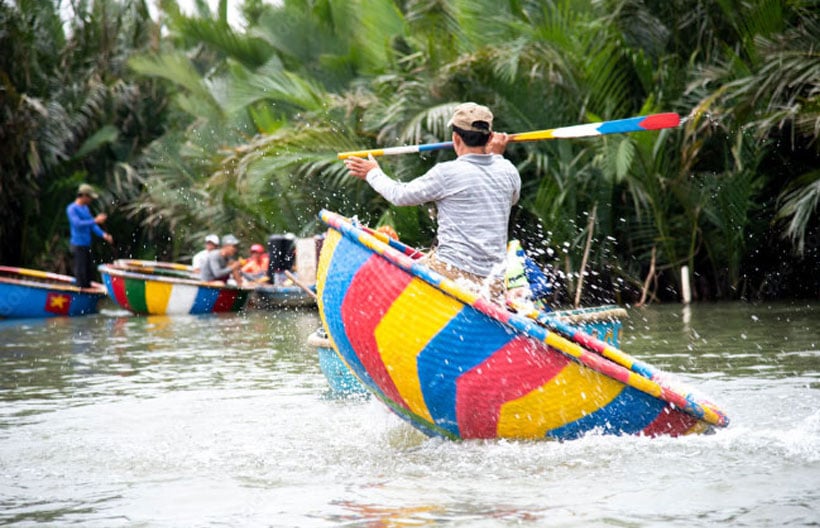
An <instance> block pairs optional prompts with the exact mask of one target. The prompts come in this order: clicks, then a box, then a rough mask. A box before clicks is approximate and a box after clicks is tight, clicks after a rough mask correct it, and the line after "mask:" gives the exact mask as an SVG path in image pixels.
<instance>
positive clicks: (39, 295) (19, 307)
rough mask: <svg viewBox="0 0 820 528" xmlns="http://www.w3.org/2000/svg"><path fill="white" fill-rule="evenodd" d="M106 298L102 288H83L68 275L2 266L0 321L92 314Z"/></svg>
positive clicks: (0, 269) (92, 286)
mask: <svg viewBox="0 0 820 528" xmlns="http://www.w3.org/2000/svg"><path fill="white" fill-rule="evenodd" d="M104 297H105V288H104V287H103V285H102V284H98V283H92V284H91V287H90V288H80V287H78V286H76V281H75V279H74V277H69V276H68V275H59V274H57V273H50V272H47V271H39V270H33V269H27V268H16V267H10V266H0V318H3V317H7V318H22V317H57V316H69V317H73V316H78V315H87V314H93V313H97V305H98V303H99V302H100V300H102V299H103V298H104Z"/></svg>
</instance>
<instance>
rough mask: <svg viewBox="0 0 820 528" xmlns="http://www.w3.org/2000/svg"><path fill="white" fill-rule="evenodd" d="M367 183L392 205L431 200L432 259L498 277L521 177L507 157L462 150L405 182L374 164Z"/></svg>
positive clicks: (417, 203)
mask: <svg viewBox="0 0 820 528" xmlns="http://www.w3.org/2000/svg"><path fill="white" fill-rule="evenodd" d="M367 182H368V183H369V184H370V185H371V186H372V187H373V189H375V190H376V192H378V193H379V194H381V195H382V196H383V197H384V198H385V199H386V200H387V201H388V202H390V203H392V204H393V205H399V206H403V205H420V204H423V203H428V202H435V204H436V210H437V215H438V233H437V234H438V247H437V248H436V258H437V259H439V260H441V261H443V262H446V263H448V264H451V265H453V266H455V267H456V268H459V269H461V270H464V271H467V272H469V273H473V274H476V275H480V276H482V277H487V276H489V275H491V274H492V275H502V276H503V273H504V262H505V256H506V249H507V229H508V226H509V221H510V210H511V209H512V206H513V205H514V204H515V203H516V202H517V201H518V197H519V194H520V192H521V176H520V175H519V174H518V170H517V169H516V168H515V166H514V165H513V164H512V163H510V162H509V160H507V159H505V158H504V157H503V156H500V155H495V154H464V155H462V156H459V157H458V158H457V159H455V160H453V161H447V162H443V163H439V164H437V165H436V166H435V167H433V168H432V169H430V170H429V171H428V172H427V173H426V174H424V175H423V176H421V177H419V178H416V179H415V180H412V181H410V182H407V183H402V182H397V181H395V180H393V179H391V178H390V177H388V176H387V175H386V174H385V173H384V172H383V171H381V170H380V169H373V170H371V171H370V172H369V173H368V174H367Z"/></svg>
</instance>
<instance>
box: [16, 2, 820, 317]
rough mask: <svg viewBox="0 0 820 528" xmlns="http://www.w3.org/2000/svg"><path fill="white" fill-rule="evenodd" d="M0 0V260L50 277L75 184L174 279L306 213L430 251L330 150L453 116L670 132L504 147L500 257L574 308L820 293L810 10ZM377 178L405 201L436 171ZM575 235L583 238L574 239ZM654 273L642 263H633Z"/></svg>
mask: <svg viewBox="0 0 820 528" xmlns="http://www.w3.org/2000/svg"><path fill="white" fill-rule="evenodd" d="M72 6H73V9H74V12H71V13H69V14H68V15H66V14H65V12H63V16H62V19H61V11H60V8H59V6H58V4H57V3H56V2H55V1H54V0H14V1H13V2H11V3H10V2H9V1H8V0H0V49H3V50H4V52H3V53H2V54H0V83H2V89H0V149H2V150H1V151H0V207H2V210H3V211H4V215H5V217H4V219H3V221H2V222H0V240H1V241H2V243H0V262H2V263H4V264H19V265H25V266H30V267H37V268H42V269H49V270H52V271H66V270H67V262H68V258H67V255H68V242H67V237H66V234H67V223H66V220H65V215H64V214H63V209H64V207H65V205H66V204H67V203H68V202H69V201H70V200H71V198H72V195H73V192H74V189H75V188H76V186H77V184H79V183H80V182H82V181H88V182H90V183H92V184H95V185H97V186H98V187H99V188H100V189H101V190H103V197H102V200H101V201H100V202H99V203H98V204H97V206H98V207H99V208H100V209H104V210H106V211H107V212H108V213H109V215H110V219H109V222H108V225H107V229H108V230H110V231H111V232H112V233H113V234H114V236H115V239H116V246H115V247H113V248H109V247H105V245H104V244H102V243H100V244H97V245H96V248H95V249H96V251H97V252H98V258H99V259H100V260H107V259H110V258H113V257H115V256H120V257H122V256H126V255H127V256H134V257H138V258H160V259H163V260H177V259H184V258H185V257H187V256H190V254H192V252H194V251H195V250H197V249H198V248H199V246H200V245H201V244H200V241H201V240H202V238H203V237H204V234H205V233H207V232H211V231H215V232H219V233H226V232H233V233H234V234H236V235H238V236H239V237H240V238H241V239H242V240H244V241H247V242H250V241H252V240H253V241H262V240H264V239H265V238H266V236H267V235H269V234H271V233H281V232H286V231H291V232H295V233H298V234H302V235H308V234H313V233H316V232H318V231H319V230H320V229H321V227H320V226H319V225H317V222H316V213H317V211H318V210H319V209H320V208H322V207H326V208H330V209H333V210H337V211H339V212H341V213H343V214H346V215H349V216H352V215H358V216H359V217H360V218H362V219H363V220H365V221H367V222H369V223H370V224H372V225H375V224H378V223H380V222H390V223H392V224H393V225H395V227H396V228H397V230H398V231H399V233H400V234H401V235H402V238H403V239H405V240H406V241H408V242H410V243H414V244H418V245H425V244H429V243H430V240H431V235H432V233H433V231H434V228H433V224H432V221H431V219H430V216H429V214H428V213H427V211H426V210H424V209H423V208H393V207H390V206H388V204H387V203H386V202H385V201H384V200H382V199H381V198H379V197H378V196H376V195H375V194H374V193H373V192H372V191H371V190H370V189H369V187H368V186H367V185H366V184H363V183H362V182H359V181H355V180H354V179H352V178H349V177H347V176H346V172H345V170H344V166H343V165H342V164H341V163H340V162H338V161H337V160H336V158H335V153H336V152H338V151H343V150H356V149H362V148H375V147H379V146H395V145H402V144H414V143H427V142H433V141H439V140H442V139H446V138H447V135H448V134H447V131H446V130H445V123H446V121H447V119H448V118H449V115H450V113H451V110H452V108H453V106H454V105H455V104H457V103H458V102H461V101H466V100H472V101H477V102H480V103H483V104H487V105H488V106H490V107H491V108H492V109H493V110H494V112H495V113H496V116H497V118H496V127H495V128H496V129H497V130H504V131H509V132H519V131H528V130H537V129H545V128H552V127H557V126H564V125H572V124H579V123H585V122H594V121H601V120H609V119H617V118H623V117H632V116H635V115H642V114H648V113H655V112H668V111H674V112H678V113H680V114H681V115H682V116H685V117H684V123H683V125H682V126H681V127H680V128H678V129H674V130H668V131H663V132H642V133H638V134H629V135H615V136H606V137H601V138H594V139H584V140H553V141H544V142H540V143H529V144H515V145H511V146H510V147H509V149H508V152H507V154H508V157H509V158H510V159H512V160H513V161H514V162H515V163H516V164H517V165H518V167H519V169H520V172H521V174H522V179H523V193H522V199H521V202H520V203H519V205H518V206H517V207H516V209H515V210H514V212H513V214H514V218H513V223H512V224H513V228H512V235H513V236H515V237H518V238H520V239H522V240H523V241H524V245H525V247H526V248H527V249H528V251H529V252H530V253H531V254H533V255H536V256H537V258H538V259H539V260H540V261H541V262H542V263H544V264H546V265H550V266H552V267H553V268H554V269H556V270H559V271H561V272H563V273H565V274H566V276H565V277H564V278H565V281H566V282H567V284H568V285H571V284H572V282H573V278H574V277H577V273H578V270H579V267H580V263H581V260H582V254H583V251H584V247H585V242H586V238H587V234H588V230H589V229H590V226H591V228H592V236H593V241H594V243H593V244H592V245H591V248H592V252H591V255H590V259H589V270H591V272H592V274H591V275H590V276H589V277H588V278H587V280H586V290H585V291H586V296H587V300H589V301H590V302H594V301H599V300H618V301H621V302H630V301H634V300H635V299H636V298H637V297H638V296H639V293H640V289H641V285H642V283H643V281H644V279H645V277H646V274H647V271H648V270H649V268H650V265H652V264H653V265H654V268H655V269H656V270H657V275H656V276H655V278H654V279H653V281H651V282H650V286H651V288H650V293H651V295H652V297H650V299H651V298H657V299H668V298H675V297H676V296H677V289H678V287H679V286H678V285H679V274H678V273H679V268H680V267H681V266H682V265H688V266H689V267H690V269H692V270H694V277H695V279H694V282H695V285H696V295H697V296H698V298H702V299H706V298H746V299H761V298H777V297H814V298H816V297H818V296H820V273H818V271H820V264H818V263H819V262H820V222H819V221H818V214H817V209H818V207H817V206H818V201H819V200H820V141H818V135H820V49H818V48H820V16H819V15H818V13H820V9H818V7H820V5H818V2H817V1H816V0H814V1H812V0H791V1H789V0H586V1H585V0H552V1H550V0H542V1H528V0H509V1H506V2H504V1H498V0H450V1H442V0H438V1H437V0H403V1H402V0H347V1H344V2H341V1H339V2H334V1H330V0H312V1H311V0H284V1H282V2H279V3H278V4H277V5H268V4H265V3H263V2H262V1H261V0H245V3H244V5H243V6H242V8H241V14H242V16H243V18H244V22H243V25H242V27H234V26H232V25H229V24H228V13H227V3H226V1H225V0H222V2H221V3H220V4H219V6H218V9H217V10H216V12H211V10H210V9H209V8H208V7H207V5H206V3H205V2H204V1H201V0H198V1H197V3H196V7H197V10H198V11H197V13H196V14H195V15H193V16H191V15H186V14H183V13H181V12H180V9H179V7H178V5H177V4H176V3H175V1H174V0H163V1H162V2H161V8H160V12H159V14H154V15H153V18H152V15H151V13H150V12H149V9H148V6H147V3H146V2H145V1H144V0H90V1H80V2H73V3H72ZM450 156H452V153H448V152H441V153H436V154H435V155H432V156H429V157H419V156H402V157H395V158H390V159H385V160H384V161H383V163H382V165H383V167H384V168H385V169H386V170H387V172H388V173H389V174H392V175H395V176H396V177H398V178H401V179H411V178H413V177H415V176H417V175H419V174H421V173H422V172H423V171H424V170H426V169H427V168H428V167H430V166H431V165H432V164H433V163H435V162H436V161H437V160H439V159H445V158H447V157H450ZM590 220H592V221H590ZM653 259H654V260H653Z"/></svg>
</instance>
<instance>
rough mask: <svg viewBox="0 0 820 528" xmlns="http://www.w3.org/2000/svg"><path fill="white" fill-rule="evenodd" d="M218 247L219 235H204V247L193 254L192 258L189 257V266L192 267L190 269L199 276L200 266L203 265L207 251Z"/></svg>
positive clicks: (206, 257)
mask: <svg viewBox="0 0 820 528" xmlns="http://www.w3.org/2000/svg"><path fill="white" fill-rule="evenodd" d="M218 247H219V236H217V235H215V234H213V233H211V234H210V235H208V236H206V237H205V249H203V250H202V251H200V252H199V253H197V254H196V255H194V258H193V259H191V267H192V268H193V269H192V270H191V271H192V272H193V274H194V275H196V276H197V277H199V275H200V273H201V272H202V266H204V265H205V261H206V260H207V259H208V252H209V251H213V250H214V249H216V248H218Z"/></svg>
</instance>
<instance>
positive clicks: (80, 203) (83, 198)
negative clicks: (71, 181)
mask: <svg viewBox="0 0 820 528" xmlns="http://www.w3.org/2000/svg"><path fill="white" fill-rule="evenodd" d="M97 198H99V195H98V194H97V191H95V190H94V187H92V186H90V185H88V184H87V183H83V184H82V185H80V187H79V188H78V189H77V198H76V199H75V200H74V201H73V202H71V203H70V204H68V206H67V207H66V210H65V212H66V216H68V224H69V227H70V229H71V238H70V240H69V244H70V249H71V255H72V256H73V260H74V278H75V279H76V280H77V286H79V287H80V288H88V287H89V286H91V277H92V276H93V274H94V266H93V260H92V256H91V234H92V233H94V234H95V235H97V236H98V237H100V238H102V239H104V240H105V241H106V242H108V243H109V244H113V243H114V237H112V236H111V235H110V234H108V233H106V232H105V231H103V229H102V228H101V227H100V224H103V223H105V221H106V219H107V218H108V215H106V214H105V213H100V214H98V215H97V216H92V215H91V210H90V209H89V208H88V206H89V204H91V202H92V201H94V200H96V199H97Z"/></svg>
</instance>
